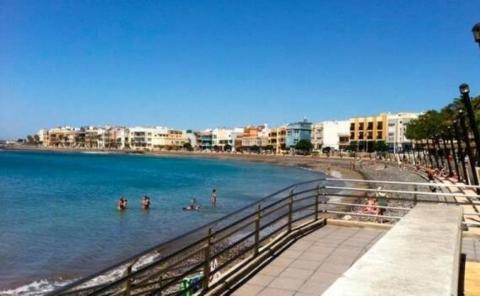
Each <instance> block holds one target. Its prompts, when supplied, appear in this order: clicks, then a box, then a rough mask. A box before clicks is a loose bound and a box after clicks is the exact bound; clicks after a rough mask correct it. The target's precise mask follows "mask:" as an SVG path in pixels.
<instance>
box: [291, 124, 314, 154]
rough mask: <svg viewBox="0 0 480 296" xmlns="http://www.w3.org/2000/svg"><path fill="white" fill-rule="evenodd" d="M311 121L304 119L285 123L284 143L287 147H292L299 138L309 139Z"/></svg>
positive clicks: (310, 137) (310, 135) (310, 136)
mask: <svg viewBox="0 0 480 296" xmlns="http://www.w3.org/2000/svg"><path fill="white" fill-rule="evenodd" d="M311 139H312V123H311V122H309V121H307V120H306V119H304V120H303V121H298V122H293V123H289V124H288V125H287V135H286V140H285V145H286V147H287V148H293V147H295V145H297V143H298V142H300V141H301V140H306V141H311Z"/></svg>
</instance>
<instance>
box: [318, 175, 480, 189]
mask: <svg viewBox="0 0 480 296" xmlns="http://www.w3.org/2000/svg"><path fill="white" fill-rule="evenodd" d="M325 180H326V181H339V182H355V183H375V184H399V185H416V186H425V187H457V188H475V189H476V188H480V186H479V185H465V184H441V183H421V182H403V181H383V180H362V179H343V178H325ZM382 191H383V190H382Z"/></svg>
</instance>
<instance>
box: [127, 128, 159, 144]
mask: <svg viewBox="0 0 480 296" xmlns="http://www.w3.org/2000/svg"><path fill="white" fill-rule="evenodd" d="M156 131H157V129H156V128H154V127H140V126H137V127H132V128H130V129H129V137H128V138H129V146H130V148H131V149H134V150H152V148H153V145H152V138H153V135H154V134H155V133H156Z"/></svg>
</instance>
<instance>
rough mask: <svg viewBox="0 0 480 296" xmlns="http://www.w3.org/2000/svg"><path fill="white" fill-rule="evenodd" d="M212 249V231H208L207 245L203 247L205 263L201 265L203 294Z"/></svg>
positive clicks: (206, 282)
mask: <svg viewBox="0 0 480 296" xmlns="http://www.w3.org/2000/svg"><path fill="white" fill-rule="evenodd" d="M211 247H212V229H211V228H209V229H208V236H207V244H206V245H205V262H204V265H203V293H205V292H206V291H207V290H208V282H209V280H210V248H211Z"/></svg>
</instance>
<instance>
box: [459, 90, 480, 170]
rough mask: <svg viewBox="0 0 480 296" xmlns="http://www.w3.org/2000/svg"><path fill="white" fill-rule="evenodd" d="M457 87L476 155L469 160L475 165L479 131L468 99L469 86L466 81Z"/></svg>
mask: <svg viewBox="0 0 480 296" xmlns="http://www.w3.org/2000/svg"><path fill="white" fill-rule="evenodd" d="M459 88H460V94H461V95H462V101H463V105H465V109H467V116H468V121H469V124H470V129H471V130H472V132H473V138H474V140H475V150H476V151H477V153H476V156H477V157H476V158H475V159H471V160H470V161H472V162H473V163H474V164H475V163H476V164H477V165H480V133H479V132H478V127H477V123H476V121H475V113H474V112H473V107H472V102H471V100H470V88H469V87H468V84H466V83H463V84H461V85H460V87H459ZM475 173H476V172H475Z"/></svg>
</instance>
